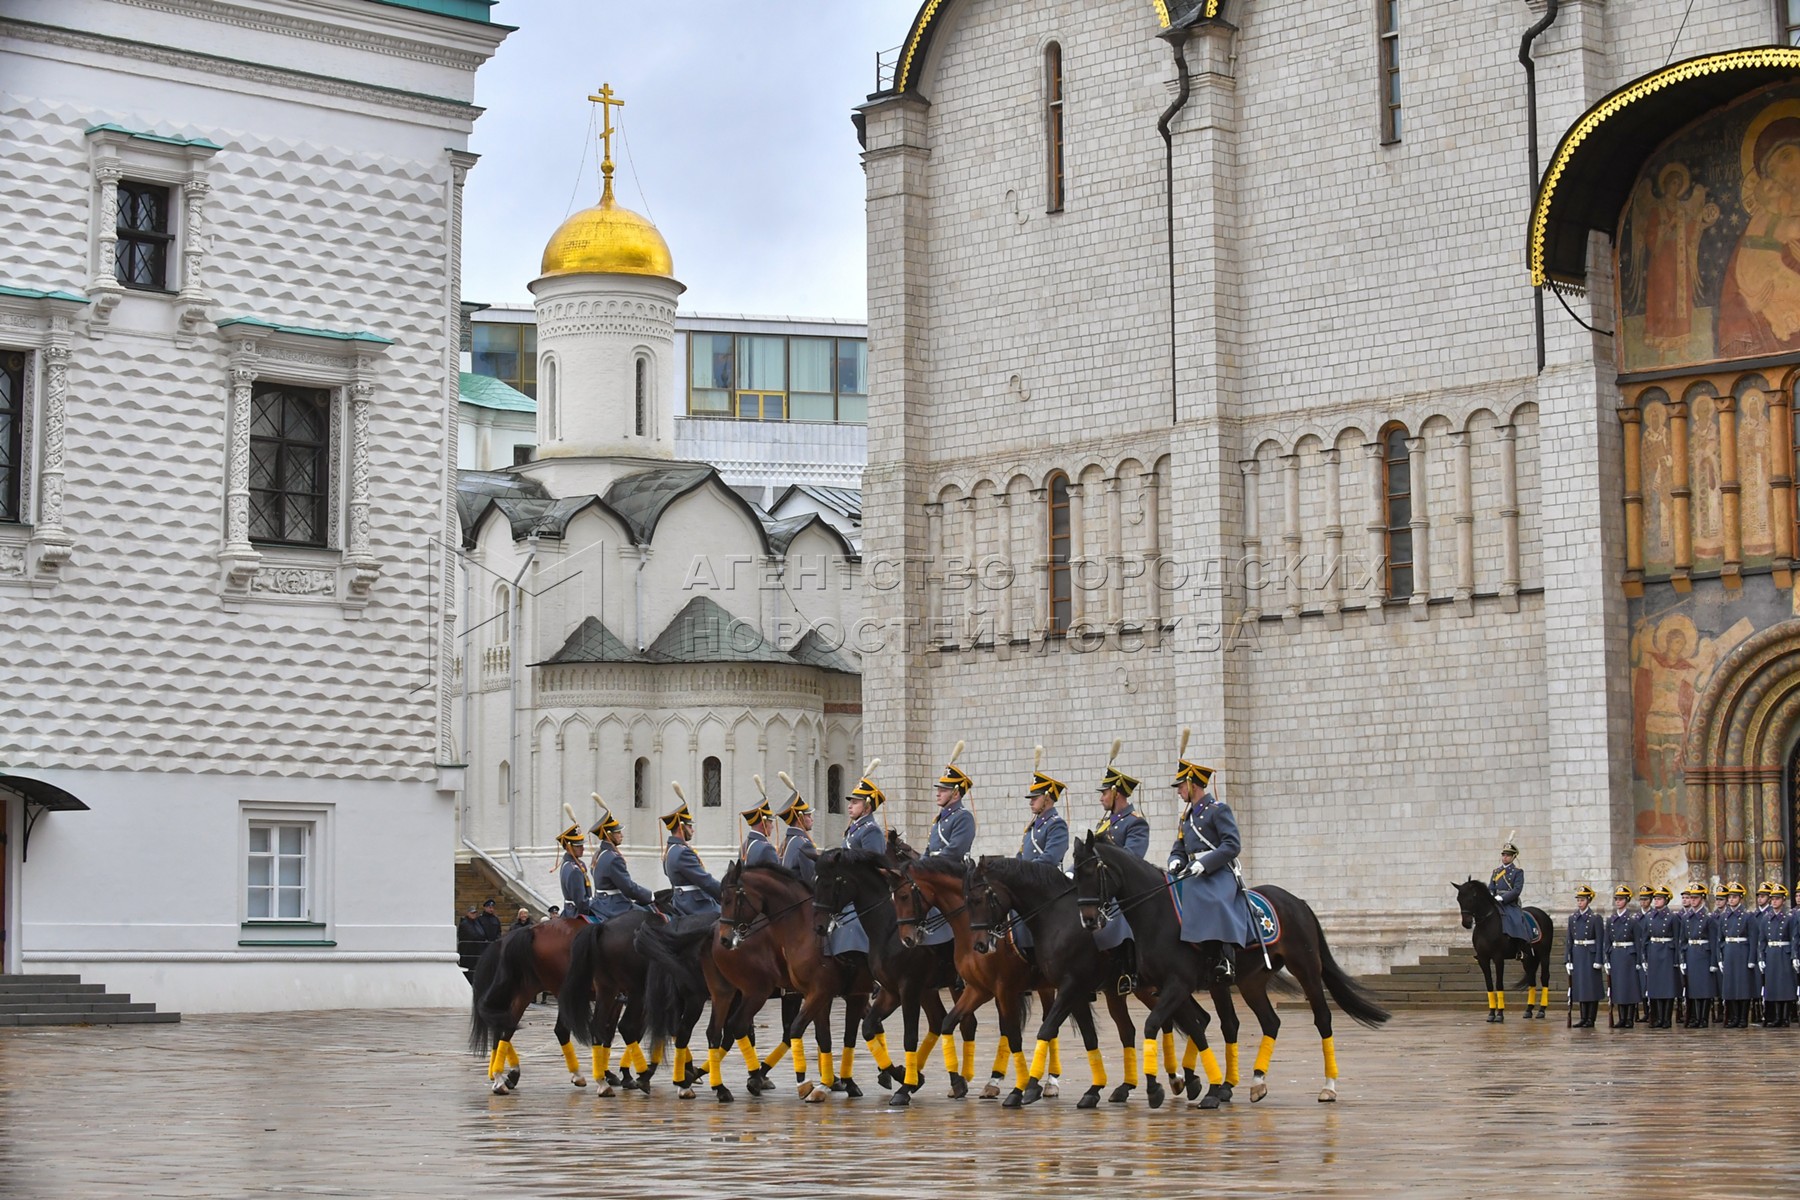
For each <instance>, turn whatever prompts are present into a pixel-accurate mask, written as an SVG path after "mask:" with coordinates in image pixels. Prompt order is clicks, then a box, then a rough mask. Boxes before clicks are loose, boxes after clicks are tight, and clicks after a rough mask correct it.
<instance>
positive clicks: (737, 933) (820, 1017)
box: [707, 862, 870, 1104]
mask: <svg viewBox="0 0 1800 1200" xmlns="http://www.w3.org/2000/svg"><path fill="white" fill-rule="evenodd" d="M816 907H817V906H816V905H815V904H814V902H813V889H812V888H810V887H808V886H807V885H806V882H805V881H804V880H802V879H801V878H800V877H799V876H798V875H796V874H794V872H792V871H790V870H788V869H787V868H786V867H780V866H770V867H746V866H744V865H743V863H741V862H734V863H732V864H731V866H730V867H729V868H727V870H726V872H725V877H724V878H723V879H721V880H720V881H719V917H718V930H719V936H718V940H717V942H716V944H715V945H714V946H713V953H712V961H713V964H714V966H715V967H717V969H718V973H719V976H720V978H721V980H722V982H723V983H724V984H725V985H726V987H725V988H723V989H721V990H720V991H719V992H715V994H714V995H713V997H712V1001H713V1007H712V1012H713V1016H712V1024H711V1027H710V1029H709V1036H708V1041H709V1043H711V1044H713V1047H714V1048H713V1050H712V1051H711V1054H710V1057H709V1060H708V1064H707V1065H708V1071H709V1075H710V1082H711V1084H712V1087H713V1090H714V1092H715V1094H717V1095H718V1097H719V1100H720V1101H721V1102H722V1103H723V1102H725V1101H728V1100H729V1099H730V1093H729V1092H728V1091H726V1090H725V1089H724V1087H723V1085H722V1083H721V1082H720V1079H719V1061H720V1059H721V1058H722V1057H723V1055H724V1053H725V1048H727V1047H730V1046H732V1045H736V1046H737V1047H738V1048H739V1049H740V1050H742V1051H743V1054H744V1061H745V1063H746V1064H747V1065H748V1066H749V1068H750V1076H751V1077H750V1082H749V1085H748V1087H749V1091H750V1093H751V1094H752V1095H757V1094H759V1093H760V1092H763V1091H767V1090H769V1089H770V1088H772V1087H773V1086H774V1085H773V1084H771V1083H769V1082H768V1065H767V1064H765V1063H763V1062H762V1060H760V1059H758V1058H757V1057H756V1051H755V1048H754V1045H753V1044H752V1043H751V1042H750V1040H749V1036H750V1033H751V1031H752V1029H753V1027H754V1023H755V1021H756V1016H757V1014H758V1013H759V1012H760V1011H761V1010H762V1006H763V1005H764V1004H766V1003H767V1002H768V1000H769V998H770V997H771V996H777V995H780V993H781V991H782V990H783V989H784V988H788V989H792V990H794V991H796V992H799V993H800V994H801V1000H800V1009H799V1011H798V1012H797V1013H796V1014H795V1016H794V1019H793V1022H792V1023H791V1024H789V1025H787V1026H786V1027H785V1028H783V1030H782V1042H783V1043H784V1044H786V1045H790V1046H792V1047H793V1052H794V1068H795V1074H796V1075H797V1076H798V1090H799V1093H800V1096H801V1098H802V1099H803V1100H805V1101H807V1102H808V1103H812V1104H817V1103H819V1102H821V1101H823V1100H824V1099H825V1096H826V1089H827V1088H830V1087H831V1086H832V1085H833V1084H834V1082H838V1080H837V1078H836V1076H837V1072H836V1070H835V1069H834V1065H833V1063H832V1057H831V1055H832V1045H831V1002H832V1001H833V1000H834V999H842V1000H843V1001H844V1033H845V1037H844V1042H845V1046H846V1048H848V1049H851V1051H852V1053H854V1046H855V1041H854V1038H855V1034H856V1031H857V1030H858V1029H859V1028H861V1026H862V1023H863V1014H864V1012H865V1011H866V1010H867V1008H868V1003H869V989H870V979H869V971H868V967H867V966H866V965H865V964H858V965H854V966H853V965H850V964H849V963H847V962H845V961H843V960H841V959H839V958H837V957H835V956H833V955H828V954H826V953H825V944H824V942H823V940H822V939H820V937H819V936H818V934H817V933H816V932H815V931H814V922H815V918H814V910H815V909H816ZM734 995H735V996H736V997H737V1001H738V1002H737V1003H736V1004H735V1005H733V1004H732V1003H731V997H732V996H734ZM808 1025H811V1026H813V1027H814V1029H815V1030H816V1032H817V1038H818V1046H819V1074H820V1077H821V1078H822V1079H823V1081H824V1084H825V1088H815V1087H813V1086H812V1085H811V1084H809V1083H808V1082H807V1081H806V1078H805V1064H806V1057H805V1053H804V1051H803V1050H802V1049H801V1040H802V1038H803V1036H804V1034H805V1031H806V1027H807V1026H808ZM773 1061H778V1058H777V1059H776V1060H773ZM850 1063H851V1055H850V1054H846V1055H845V1056H844V1062H843V1065H844V1066H845V1068H846V1070H845V1072H844V1075H843V1077H842V1080H841V1082H842V1085H843V1090H844V1093H845V1095H847V1096H848V1097H849V1098H850V1099H852V1100H855V1099H859V1098H861V1096H862V1094H863V1093H862V1088H861V1087H859V1086H858V1085H857V1082H856V1080H855V1078H854V1077H853V1076H852V1075H851V1074H850V1073H849V1070H848V1068H849V1066H850Z"/></svg>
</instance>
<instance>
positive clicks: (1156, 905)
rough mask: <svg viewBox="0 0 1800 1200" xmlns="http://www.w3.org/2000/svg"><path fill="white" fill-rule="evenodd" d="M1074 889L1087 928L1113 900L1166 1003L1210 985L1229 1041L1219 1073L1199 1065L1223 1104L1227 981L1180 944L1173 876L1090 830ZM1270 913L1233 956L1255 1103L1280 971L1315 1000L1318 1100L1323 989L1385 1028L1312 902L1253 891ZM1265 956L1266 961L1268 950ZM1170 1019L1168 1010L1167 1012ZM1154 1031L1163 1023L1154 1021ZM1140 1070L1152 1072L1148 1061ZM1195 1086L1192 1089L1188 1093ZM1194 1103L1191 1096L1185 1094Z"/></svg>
mask: <svg viewBox="0 0 1800 1200" xmlns="http://www.w3.org/2000/svg"><path fill="white" fill-rule="evenodd" d="M1075 886H1076V888H1077V890H1078V891H1079V893H1080V897H1079V900H1078V903H1079V905H1080V907H1081V919H1082V922H1083V923H1084V924H1086V925H1087V926H1088V928H1090V929H1098V928H1099V927H1100V924H1101V919H1102V918H1101V910H1102V909H1104V908H1105V906H1106V905H1107V903H1108V902H1111V901H1116V902H1117V903H1118V905H1119V907H1120V909H1121V910H1122V911H1123V912H1124V915H1125V919H1126V921H1127V922H1129V923H1130V925H1131V934H1132V937H1133V938H1134V939H1135V940H1136V942H1137V955H1138V965H1139V968H1140V971H1141V974H1142V975H1143V977H1144V982H1145V983H1147V984H1151V985H1154V986H1158V988H1159V991H1160V992H1162V993H1164V994H1163V995H1161V996H1160V997H1159V999H1158V1001H1157V1003H1158V1005H1159V1006H1165V1005H1172V1004H1174V1003H1175V1002H1176V1000H1175V998H1176V997H1177V996H1187V995H1191V994H1192V993H1193V992H1196V991H1201V990H1204V991H1207V992H1209V993H1210V994H1211V995H1212V997H1213V1001H1214V1003H1215V1005H1216V1007H1217V1008H1218V1009H1219V1031H1220V1034H1221V1035H1222V1036H1223V1037H1224V1039H1225V1049H1226V1067H1227V1069H1226V1070H1225V1071H1223V1072H1221V1071H1220V1070H1219V1068H1218V1066H1217V1064H1216V1063H1213V1062H1212V1061H1211V1060H1205V1059H1204V1058H1203V1061H1204V1062H1205V1065H1206V1074H1207V1084H1208V1088H1207V1097H1206V1099H1203V1100H1202V1101H1201V1106H1202V1107H1217V1104H1216V1103H1215V1104H1212V1105H1208V1104H1207V1100H1213V1101H1217V1102H1225V1101H1228V1100H1230V1098H1231V1089H1232V1088H1233V1087H1235V1086H1236V1078H1235V1077H1236V1075H1237V1029H1238V1022H1237V1014H1236V1010H1235V1007H1234V1006H1233V1005H1232V1002H1231V989H1230V987H1229V986H1218V987H1215V986H1213V985H1212V984H1211V982H1210V977H1211V972H1209V971H1207V970H1205V967H1206V964H1205V963H1204V962H1203V961H1202V956H1201V954H1200V947H1199V946H1197V945H1195V944H1193V943H1190V942H1184V941H1182V940H1181V915H1180V913H1179V912H1178V911H1177V910H1176V908H1175V903H1174V895H1173V893H1172V892H1171V890H1170V884H1169V878H1168V876H1167V875H1165V874H1163V872H1162V871H1161V870H1160V869H1158V868H1157V867H1154V866H1152V865H1150V864H1149V863H1147V862H1145V861H1144V860H1143V859H1141V858H1139V857H1138V856H1137V855H1135V854H1132V853H1130V852H1129V851H1126V850H1124V849H1122V848H1120V847H1118V846H1115V845H1113V844H1112V843H1111V842H1108V841H1106V840H1105V839H1103V838H1095V837H1094V835H1093V834H1089V835H1088V836H1087V838H1086V839H1085V841H1078V842H1077V843H1076V846H1075ZM1255 890H1256V892H1257V894H1259V895H1260V896H1262V897H1263V898H1264V899H1265V900H1266V901H1267V902H1268V903H1269V906H1270V907H1271V908H1272V909H1273V911H1274V916H1275V920H1276V922H1277V925H1278V930H1277V932H1276V934H1275V936H1274V937H1273V938H1272V939H1271V940H1269V941H1268V942H1266V943H1264V945H1263V946H1262V947H1260V948H1259V947H1256V946H1244V947H1239V948H1238V952H1237V960H1236V961H1237V988H1238V991H1239V992H1240V993H1241V994H1242V995H1243V997H1244V1000H1245V1002H1246V1003H1248V1004H1249V1005H1250V1008H1251V1011H1253V1012H1254V1013H1255V1014H1256V1018H1257V1020H1258V1022H1260V1023H1261V1025H1262V1031H1263V1035H1262V1043H1261V1045H1260V1046H1259V1047H1258V1048H1257V1052H1256V1063H1255V1066H1254V1068H1253V1075H1252V1077H1251V1084H1250V1099H1251V1101H1252V1102H1253V1103H1254V1102H1255V1101H1258V1100H1261V1099H1262V1098H1263V1097H1265V1096H1267V1095H1268V1094H1269V1087H1268V1072H1269V1064H1270V1061H1271V1060H1272V1059H1273V1058H1274V1055H1275V1039H1276V1037H1277V1036H1278V1035H1279V1033H1280V1031H1281V1018H1280V1017H1279V1016H1277V1015H1276V1012H1275V1006H1274V1005H1273V1004H1271V1003H1270V1002H1269V984H1270V982H1271V981H1272V979H1273V977H1274V975H1275V973H1276V972H1277V971H1280V970H1282V969H1284V968H1285V969H1286V970H1287V971H1288V973H1289V974H1291V975H1292V976H1293V977H1294V979H1295V980H1296V981H1297V982H1298V983H1299V984H1300V988H1301V990H1302V991H1304V992H1305V993H1306V999H1307V1002H1308V1003H1309V1004H1310V1005H1311V1006H1312V1014H1313V1025H1314V1027H1315V1028H1316V1029H1317V1030H1318V1031H1319V1040H1320V1049H1321V1051H1322V1053H1323V1055H1324V1058H1325V1086H1324V1087H1323V1088H1322V1089H1321V1090H1320V1091H1319V1102H1320V1103H1322V1104H1329V1103H1332V1102H1334V1101H1336V1100H1337V1081H1338V1071H1337V1048H1336V1045H1335V1044H1334V1042H1333V1040H1332V1024H1331V1005H1330V1004H1329V1003H1327V1000H1326V995H1327V993H1329V994H1330V998H1331V1000H1334V1001H1336V1002H1337V1006H1338V1008H1340V1009H1341V1010H1343V1012H1344V1015H1346V1016H1348V1017H1350V1018H1351V1019H1352V1020H1354V1021H1356V1022H1357V1023H1358V1024H1360V1025H1364V1026H1367V1027H1369V1028H1371V1029H1373V1028H1377V1027H1379V1026H1380V1025H1382V1024H1384V1023H1385V1022H1386V1021H1387V1020H1388V1019H1389V1016H1388V1013H1387V1011H1386V1010H1385V1009H1383V1008H1382V1007H1381V1006H1380V1005H1378V1004H1376V1003H1375V1002H1374V1001H1373V1000H1371V999H1369V997H1368V996H1366V995H1365V994H1363V992H1362V991H1361V989H1359V988H1358V987H1357V986H1356V984H1355V982H1354V981H1353V980H1352V979H1351V978H1350V976H1349V975H1347V974H1345V972H1344V969H1343V968H1342V967H1340V966H1338V964H1337V960H1335V959H1334V958H1332V956H1331V947H1330V945H1329V944H1328V943H1327V942H1326V940H1325V930H1324V929H1323V928H1322V927H1321V926H1320V924H1319V918H1318V914H1316V913H1314V912H1313V910H1312V907H1311V906H1310V905H1309V904H1307V903H1306V901H1304V900H1301V899H1300V898H1299V897H1297V896H1295V895H1293V894H1292V893H1291V892H1288V891H1287V890H1285V889H1283V888H1278V887H1258V888H1256V889H1255ZM1265 950H1266V951H1267V953H1268V961H1267V962H1266V963H1265V962H1264V960H1263V953H1264V951H1265ZM1158 1016H1159V1014H1158V1013H1157V1012H1155V1011H1153V1012H1152V1014H1151V1020H1146V1021H1145V1023H1144V1037H1145V1047H1146V1049H1149V1048H1150V1047H1151V1045H1152V1043H1151V1042H1150V1040H1149V1039H1150V1033H1151V1029H1152V1023H1151V1022H1152V1020H1156V1019H1157V1018H1158ZM1163 1017H1164V1019H1166V1014H1163ZM1158 1027H1159V1028H1160V1025H1159V1026H1158ZM1145 1074H1146V1076H1148V1075H1149V1074H1151V1072H1150V1070H1149V1068H1148V1067H1146V1068H1145ZM1190 1091H1191V1089H1190ZM1189 1098H1190V1099H1192V1096H1191V1095H1190V1097H1189Z"/></svg>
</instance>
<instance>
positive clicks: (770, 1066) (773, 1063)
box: [763, 1042, 788, 1071]
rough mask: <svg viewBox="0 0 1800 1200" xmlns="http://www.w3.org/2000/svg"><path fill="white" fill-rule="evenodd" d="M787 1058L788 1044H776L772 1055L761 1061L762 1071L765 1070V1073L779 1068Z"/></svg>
mask: <svg viewBox="0 0 1800 1200" xmlns="http://www.w3.org/2000/svg"><path fill="white" fill-rule="evenodd" d="M787 1056H788V1044H787V1043H786V1042H778V1043H776V1045H775V1052H774V1053H773V1054H771V1055H769V1057H767V1058H765V1059H763V1070H765V1071H772V1070H774V1069H775V1068H776V1067H779V1066H780V1065H781V1064H782V1063H784V1062H786V1061H787Z"/></svg>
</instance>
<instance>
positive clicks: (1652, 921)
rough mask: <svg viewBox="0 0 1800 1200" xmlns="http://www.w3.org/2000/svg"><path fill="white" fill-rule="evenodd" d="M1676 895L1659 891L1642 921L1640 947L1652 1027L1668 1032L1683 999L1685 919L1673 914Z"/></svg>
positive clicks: (1663, 889)
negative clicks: (1680, 1000)
mask: <svg viewBox="0 0 1800 1200" xmlns="http://www.w3.org/2000/svg"><path fill="white" fill-rule="evenodd" d="M1673 898H1674V896H1673V893H1671V892H1670V891H1669V889H1668V888H1666V887H1659V888H1657V889H1656V891H1655V893H1654V894H1652V896H1651V897H1650V911H1649V912H1647V913H1645V914H1644V915H1643V916H1642V917H1640V918H1639V919H1638V945H1639V946H1640V947H1641V948H1642V950H1643V957H1644V995H1645V996H1646V997H1647V998H1648V999H1649V1001H1650V1027H1651V1028H1652V1029H1667V1028H1668V1027H1669V1024H1670V1022H1672V1021H1673V1020H1674V1018H1675V1001H1676V999H1677V998H1678V997H1680V995H1681V966H1682V962H1681V918H1680V917H1678V916H1676V915H1675V914H1674V913H1672V912H1670V911H1669V901H1670V900H1671V899H1673Z"/></svg>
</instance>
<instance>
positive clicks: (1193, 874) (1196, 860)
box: [1187, 854, 1206, 879]
mask: <svg viewBox="0 0 1800 1200" xmlns="http://www.w3.org/2000/svg"><path fill="white" fill-rule="evenodd" d="M1187 874H1188V878H1189V879H1198V878H1199V877H1200V876H1202V875H1204V874H1206V863H1205V862H1203V861H1201V858H1200V856H1199V855H1198V854H1196V855H1195V856H1194V857H1192V858H1190V859H1188V865H1187Z"/></svg>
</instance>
